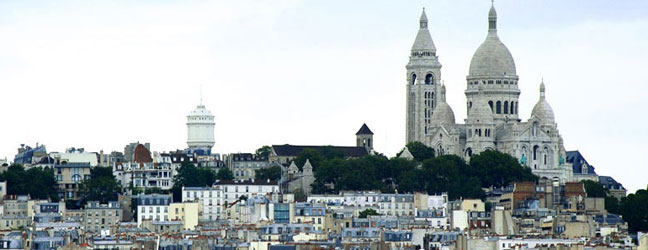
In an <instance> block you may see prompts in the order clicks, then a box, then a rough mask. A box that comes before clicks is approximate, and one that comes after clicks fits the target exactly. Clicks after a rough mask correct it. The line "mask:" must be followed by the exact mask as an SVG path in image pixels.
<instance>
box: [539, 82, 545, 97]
mask: <svg viewBox="0 0 648 250" xmlns="http://www.w3.org/2000/svg"><path fill="white" fill-rule="evenodd" d="M540 99H541V100H544V99H545V84H544V77H543V78H542V82H540Z"/></svg>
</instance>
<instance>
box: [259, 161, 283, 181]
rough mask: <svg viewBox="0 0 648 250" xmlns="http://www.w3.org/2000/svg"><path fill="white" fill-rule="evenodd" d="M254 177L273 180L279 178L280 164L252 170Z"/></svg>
mask: <svg viewBox="0 0 648 250" xmlns="http://www.w3.org/2000/svg"><path fill="white" fill-rule="evenodd" d="M254 173H255V177H256V178H257V179H262V180H265V179H270V180H273V181H276V180H279V179H280V178H281V166H276V165H275V166H272V167H269V168H261V169H257V170H255V171H254Z"/></svg>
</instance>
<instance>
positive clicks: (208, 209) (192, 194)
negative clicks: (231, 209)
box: [182, 187, 225, 220]
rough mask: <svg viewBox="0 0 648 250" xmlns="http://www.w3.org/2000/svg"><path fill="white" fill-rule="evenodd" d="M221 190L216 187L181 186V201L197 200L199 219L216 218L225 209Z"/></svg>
mask: <svg viewBox="0 0 648 250" xmlns="http://www.w3.org/2000/svg"><path fill="white" fill-rule="evenodd" d="M224 197H225V196H224V194H223V190H222V189H220V188H217V187H182V202H187V201H198V202H199V203H200V207H201V209H200V211H201V212H200V217H199V218H200V219H201V220H216V219H219V218H220V217H221V215H222V212H223V211H224V210H225V208H224V205H225V200H224Z"/></svg>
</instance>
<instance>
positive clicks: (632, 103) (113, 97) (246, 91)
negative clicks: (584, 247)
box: [0, 0, 648, 191]
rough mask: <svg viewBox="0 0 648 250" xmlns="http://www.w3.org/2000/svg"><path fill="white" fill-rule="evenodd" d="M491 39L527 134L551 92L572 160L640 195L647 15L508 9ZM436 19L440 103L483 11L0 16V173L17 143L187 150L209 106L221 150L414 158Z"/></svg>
mask: <svg viewBox="0 0 648 250" xmlns="http://www.w3.org/2000/svg"><path fill="white" fill-rule="evenodd" d="M495 6H496V8H497V12H498V17H499V20H498V30H499V31H498V32H499V36H500V38H501V40H502V41H503V42H504V43H505V44H506V45H507V46H508V48H509V50H510V51H511V53H512V54H513V57H514V59H515V62H516V66H517V72H518V75H519V76H520V81H519V87H520V89H521V91H522V94H521V96H520V116H521V118H522V119H528V117H529V115H530V113H531V109H532V107H533V105H534V104H535V103H536V102H537V100H538V95H539V94H538V86H539V84H540V81H541V78H543V77H544V81H545V84H546V87H547V99H548V101H549V103H550V104H551V105H552V107H553V109H554V112H555V114H556V121H557V122H558V128H559V129H560V132H561V134H562V136H563V138H564V141H565V147H566V149H567V150H576V149H578V150H580V151H581V152H582V153H583V154H584V155H585V157H586V159H587V160H588V161H589V162H590V163H591V164H593V165H594V166H595V167H596V172H597V173H598V174H600V175H612V176H613V177H615V178H616V179H617V180H618V181H621V182H622V183H623V184H624V185H625V186H626V187H627V188H628V189H629V190H631V191H634V190H636V189H637V188H645V187H646V185H647V184H648V166H646V163H645V162H646V161H645V160H644V157H643V156H645V154H646V153H647V152H648V146H646V145H647V144H646V141H648V129H646V128H645V124H646V123H647V122H648V119H647V118H646V111H645V110H646V109H647V108H648V101H647V98H645V96H646V94H648V83H647V80H646V77H645V76H644V74H643V73H644V72H645V71H646V69H647V68H648V63H646V56H647V55H648V1H590V0H588V1H585V0H581V1H562V0H555V1H519V0H515V1H514V0H498V1H496V3H495ZM422 7H425V8H426V12H427V15H428V19H429V20H430V24H429V27H430V31H431V34H432V38H433V39H434V42H435V44H436V47H437V54H438V55H439V59H440V62H441V64H443V68H442V80H443V81H444V82H445V84H446V86H447V99H448V102H449V103H450V105H451V106H452V108H453V109H454V112H455V115H456V117H457V122H462V123H463V120H464V118H465V117H466V107H465V95H464V94H463V91H464V90H465V86H466V80H465V77H466V75H467V73H468V66H469V63H470V59H471V57H472V54H473V53H474V51H475V50H476V49H477V47H478V46H479V44H481V42H482V41H483V40H484V38H485V37H486V33H487V13H488V9H489V7H490V1H487V0H483V1H456V0H438V1H373V0H371V1H330V0H327V1H298V0H287V1H275V0H273V1H245V0H244V1H241V0H237V1H229V2H225V1H218V2H216V1H214V2H212V1H170V0H168V1H131V0H124V1H85V0H83V1H81V0H78V1H24V0H20V1H18V0H16V1H10V0H4V1H0V119H1V121H0V124H1V125H0V127H1V129H0V158H4V157H7V159H8V160H10V161H11V160H13V156H14V154H15V153H16V148H18V147H19V145H20V144H21V143H25V144H28V145H34V144H36V143H37V142H38V143H41V144H45V145H46V146H47V148H48V151H63V150H65V148H67V147H84V148H86V150H90V151H99V150H101V149H103V150H104V151H106V152H109V151H112V150H119V151H121V150H123V147H124V145H126V144H127V143H130V142H135V141H140V142H150V143H151V147H152V149H153V150H155V151H168V150H175V149H183V148H185V147H186V125H185V122H186V117H185V116H186V115H187V113H188V112H189V111H190V110H192V109H193V108H194V107H195V106H196V105H197V104H198V103H199V100H200V86H201V85H202V86H203V96H204V103H205V105H206V106H207V108H208V109H210V110H211V111H212V113H214V115H215V116H216V146H215V147H214V151H215V152H219V153H232V152H251V151H253V150H255V149H256V148H258V147H260V146H262V145H266V144H284V143H290V144H313V145H327V144H331V145H354V144H355V132H356V131H357V130H358V129H359V128H360V126H361V125H362V123H363V122H366V123H367V124H368V125H369V127H370V128H371V129H372V130H373V132H374V133H375V135H374V136H375V148H376V150H377V151H379V152H384V153H385V154H386V155H388V156H393V155H394V154H395V153H396V152H398V151H399V150H400V149H401V148H402V147H403V146H404V144H405V84H406V81H405V64H407V61H408V54H409V50H410V48H411V45H412V43H413V41H414V37H415V36H416V32H417V30H418V19H419V16H420V13H421V8H422Z"/></svg>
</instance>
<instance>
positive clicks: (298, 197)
mask: <svg viewBox="0 0 648 250" xmlns="http://www.w3.org/2000/svg"><path fill="white" fill-rule="evenodd" d="M293 195H295V201H298V202H304V201H306V198H308V197H307V196H306V193H304V190H302V189H301V188H298V189H295V191H294V192H293Z"/></svg>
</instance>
